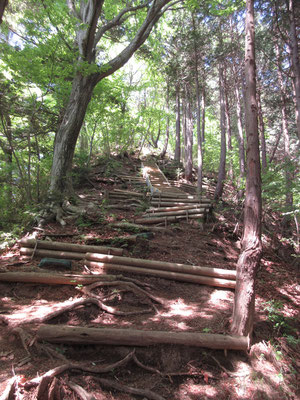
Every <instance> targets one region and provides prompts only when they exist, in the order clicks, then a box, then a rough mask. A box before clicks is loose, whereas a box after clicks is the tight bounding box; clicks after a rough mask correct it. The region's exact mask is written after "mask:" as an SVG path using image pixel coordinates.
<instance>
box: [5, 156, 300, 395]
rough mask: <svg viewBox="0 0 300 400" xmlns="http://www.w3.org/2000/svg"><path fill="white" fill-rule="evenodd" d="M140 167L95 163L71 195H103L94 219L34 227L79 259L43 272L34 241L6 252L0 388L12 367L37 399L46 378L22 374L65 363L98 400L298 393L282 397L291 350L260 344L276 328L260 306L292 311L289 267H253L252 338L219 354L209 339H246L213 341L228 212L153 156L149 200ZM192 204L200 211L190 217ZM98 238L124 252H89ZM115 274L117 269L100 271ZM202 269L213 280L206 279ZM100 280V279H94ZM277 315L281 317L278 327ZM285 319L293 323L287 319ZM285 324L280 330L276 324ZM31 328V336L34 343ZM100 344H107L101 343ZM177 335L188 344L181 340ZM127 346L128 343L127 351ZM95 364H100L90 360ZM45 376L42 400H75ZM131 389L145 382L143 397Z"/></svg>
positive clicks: (225, 331)
mask: <svg viewBox="0 0 300 400" xmlns="http://www.w3.org/2000/svg"><path fill="white" fill-rule="evenodd" d="M133 162H135V165H134V167H135V168H133ZM140 165H141V164H140V161H139V160H134V159H128V160H123V161H122V166H121V165H120V163H119V166H118V168H119V169H118V170H116V171H115V173H114V174H111V175H110V177H109V178H108V177H106V176H105V171H104V172H102V173H98V172H97V173H96V170H97V168H98V171H100V170H101V168H102V166H101V165H100V166H99V167H97V168H95V171H93V172H91V174H90V175H89V181H90V182H92V183H93V189H91V184H90V183H88V181H86V180H85V182H86V186H85V185H84V184H81V185H80V189H78V190H77V192H78V195H79V196H82V197H84V198H86V199H88V201H93V202H96V201H98V202H99V198H100V199H103V202H102V203H101V204H100V205H101V209H99V211H100V210H101V216H102V218H101V220H100V219H99V211H98V214H96V215H94V214H90V215H89V214H86V215H85V216H82V217H80V218H78V219H77V220H76V221H73V222H72V221H69V222H68V225H67V227H66V228H64V227H61V226H59V224H58V223H55V222H53V223H49V224H48V225H47V226H46V227H45V228H44V230H43V231H39V230H37V231H36V233H37V234H36V239H43V242H44V243H47V247H49V246H50V247H51V248H53V247H55V248H56V251H58V250H61V251H64V254H66V250H68V251H72V252H74V250H75V248H74V244H75V243H76V251H77V252H78V254H81V253H80V252H83V253H82V255H80V257H79V256H78V257H79V259H74V258H73V259H72V268H71V270H68V271H63V270H61V269H60V270H57V269H55V268H50V267H49V266H48V269H44V268H43V267H41V266H40V265H39V261H40V257H37V256H38V254H41V253H39V251H43V249H42V248H41V246H40V243H38V246H39V248H38V249H37V248H35V243H34V242H33V241H28V239H26V240H23V241H22V245H23V246H24V245H27V244H28V245H30V250H29V251H30V258H29V259H28V258H27V259H25V258H19V252H20V249H19V248H17V247H16V248H15V249H14V250H13V249H12V250H11V251H14V252H15V256H14V257H13V258H9V255H8V256H7V258H6V264H5V265H4V264H3V263H1V262H0V267H1V272H2V277H3V281H0V289H1V291H2V296H3V297H2V299H3V304H2V309H1V315H0V320H1V321H2V323H3V325H2V327H1V331H0V333H1V335H0V337H1V339H0V340H1V347H2V348H3V349H7V351H5V352H2V353H0V357H1V361H2V362H3V371H2V372H1V374H0V389H3V390H4V388H5V385H7V384H8V379H7V378H8V377H10V376H11V374H10V372H11V363H13V365H14V368H15V371H16V376H19V375H20V376H21V375H24V376H25V378H26V380H27V383H26V384H25V387H26V388H27V389H26V390H25V389H22V390H23V391H24V393H25V395H24V400H34V399H36V398H38V397H37V393H38V391H41V390H42V388H43V387H44V386H45V382H44V383H43V380H41V381H39V380H38V378H36V382H37V383H34V382H33V381H34V380H33V379H31V377H33V376H36V375H37V374H38V375H40V376H41V377H42V376H43V373H47V371H49V370H51V371H54V372H53V375H52V376H55V374H56V373H58V374H59V371H67V370H68V369H69V368H71V369H74V368H75V369H78V370H81V371H82V372H81V374H80V376H79V375H77V374H74V373H73V372H71V371H69V372H68V376H70V378H71V379H72V381H75V382H76V384H77V385H79V386H80V387H81V388H84V390H85V391H86V392H87V393H89V394H91V395H93V396H94V398H95V399H97V400H98V399H99V400H100V399H102V398H109V399H110V400H132V399H135V398H137V399H138V398H140V397H139V396H137V397H135V396H134V395H130V394H126V393H125V392H126V387H128V386H130V387H131V388H132V387H133V388H135V390H136V392H135V393H137V394H138V393H139V394H140V395H142V396H144V397H146V398H160V399H165V400H197V399H199V398H209V399H218V400H225V399H232V400H238V399H246V398H253V399H260V398H261V397H260V396H261V393H264V394H266V396H267V397H265V398H269V399H277V398H278V399H279V398H281V399H284V398H285V399H288V398H289V399H290V398H294V399H296V398H297V397H296V396H297V394H295V396H294V397H293V396H290V393H296V392H297V388H296V387H297V384H296V380H297V377H296V375H295V374H294V375H293V374H290V375H288V378H286V379H285V381H280V378H279V373H280V371H284V370H285V369H287V365H293V368H295V370H296V368H297V362H298V359H299V357H297V350H296V349H295V348H292V347H291V345H289V343H288V342H287V340H286V339H284V338H281V342H280V343H281V344H282V345H284V346H285V348H286V349H288V351H289V352H291V354H293V357H294V360H295V362H294V361H292V360H291V359H290V358H289V357H288V354H287V352H286V353H284V357H283V358H282V361H280V360H277V359H276V357H275V356H274V350H273V349H272V346H271V344H269V343H268V342H266V340H268V338H269V337H271V335H272V332H273V326H272V324H271V325H270V324H269V322H268V314H267V311H265V304H267V303H266V302H270V301H271V299H278V300H276V301H278V302H279V301H283V300H284V299H285V301H286V302H287V305H288V307H289V309H290V310H291V315H296V312H297V304H296V303H297V300H296V286H295V282H296V279H295V274H294V272H293V271H288V269H287V266H285V267H282V265H281V263H279V262H278V261H277V262H276V261H274V260H272V261H270V258H268V260H266V261H264V260H263V263H264V262H265V263H266V265H267V268H266V269H265V270H263V271H262V272H261V274H260V276H259V279H258V285H257V286H258V295H257V314H256V326H258V329H256V331H255V335H256V337H255V340H256V341H257V344H255V345H254V346H253V349H252V350H251V354H250V355H246V353H244V352H237V351H232V350H230V351H228V354H227V353H226V354H225V355H224V352H223V351H222V350H217V348H218V346H220V347H219V348H222V347H223V346H224V348H236V349H239V348H245V347H247V343H245V342H244V341H243V339H244V338H242V340H241V341H239V340H237V341H236V340H233V341H232V340H231V339H230V340H231V344H230V345H228V343H227V344H225V345H224V343H222V344H221V345H218V343H219V340H220V339H221V340H225V342H226V340H227V338H231V336H230V330H229V326H230V325H229V320H230V317H231V313H232V304H233V298H234V285H232V282H234V275H233V274H234V272H235V265H236V260H237V257H238V254H239V248H238V246H237V244H236V241H237V239H238V236H237V235H236V234H235V233H234V227H235V225H236V220H235V219H234V218H233V215H234V212H233V208H232V207H227V210H226V208H224V207H222V208H220V207H219V208H216V210H215V216H213V215H212V214H210V212H211V211H212V206H211V201H210V199H209V198H202V199H201V202H199V198H198V197H197V195H196V194H195V193H194V194H191V193H192V192H193V188H195V187H193V186H192V185H188V186H186V187H187V188H188V189H189V190H190V192H189V193H187V192H185V190H183V188H184V187H185V185H187V184H185V183H184V182H182V181H176V182H175V181H174V182H173V184H174V185H181V187H180V189H178V188H176V190H174V187H172V186H171V184H170V182H168V181H167V178H166V177H165V176H164V174H163V172H162V171H161V170H160V168H159V167H158V166H157V164H156V165H154V167H155V168H154V167H153V164H152V163H151V164H147V166H148V168H149V167H151V169H150V172H149V173H148V178H149V180H150V181H151V185H152V186H154V187H156V183H157V184H158V185H162V186H157V188H160V189H159V194H156V193H155V192H153V193H152V196H151V195H150V194H149V189H148V193H147V194H146V193H145V188H146V181H145V179H143V178H142V177H141V176H140V172H137V171H139V167H140ZM143 166H144V167H145V162H143ZM152 168H153V169H152ZM152 171H153V175H152ZM125 174H126V175H125ZM113 176H114V178H112V177H113ZM155 179H157V180H155ZM124 181H125V182H124ZM162 188H163V190H161V189H162ZM165 188H166V189H167V190H166V191H165ZM105 194H107V196H106V195H105ZM114 196H115V197H114ZM112 203H113V204H112ZM124 205H126V207H125V206H124ZM111 206H113V207H114V208H110V207H111ZM141 207H142V208H141ZM199 207H200V208H201V210H202V211H201V214H197V213H199V212H200V211H199ZM180 213H183V214H182V215H181V214H180ZM193 213H194V214H193ZM195 213H196V214H195ZM158 214H164V215H163V216H162V215H158ZM200 215H201V217H200ZM204 215H209V218H207V219H206V217H204ZM193 216H195V218H193ZM159 218H162V221H159V220H158V219H159ZM172 218H174V219H172ZM147 220H149V221H151V222H150V223H149V222H147ZM199 221H200V222H199ZM173 222H180V223H176V224H173ZM141 224H142V225H141ZM203 224H205V225H203ZM203 228H204V229H203ZM149 231H151V235H149ZM140 232H144V233H145V232H146V233H147V232H148V233H147V234H144V233H142V234H140ZM120 234H121V236H120ZM45 239H46V240H45ZM56 241H59V242H60V243H61V245H63V244H64V243H65V244H67V245H66V248H65V249H63V250H62V249H61V248H60V245H57V243H56ZM103 245H106V246H108V247H119V249H122V252H123V253H124V254H123V256H122V257H119V256H118V255H112V254H106V255H105V254H101V253H103V247H102V250H101V252H100V253H99V254H98V255H97V253H95V252H96V251H97V250H98V249H97V246H98V247H100V246H103ZM84 246H85V247H84ZM87 246H93V248H92V247H87ZM34 248H35V251H34ZM45 250H47V251H49V249H45ZM50 251H52V250H50ZM85 251H86V252H87V251H92V252H93V254H92V253H91V252H90V253H85ZM8 254H9V253H8ZM48 254H50V253H48ZM52 254H53V253H52ZM73 254H74V253H73ZM10 257H11V256H10ZM9 260H11V262H10V263H9ZM270 268H271V269H270ZM284 268H286V269H287V270H286V271H284ZM114 271H117V273H118V274H122V275H106V274H107V273H108V274H111V273H115V272H114ZM147 271H152V272H153V271H154V272H158V274H157V275H156V274H155V273H154V274H151V273H150V274H148V273H147ZM207 271H210V273H211V272H212V271H213V272H214V273H217V274H222V277H221V276H220V275H219V276H218V277H217V276H210V277H209V276H207ZM4 272H6V273H7V274H5V273H4ZM176 274H178V275H180V274H181V276H179V278H182V277H183V276H184V277H185V278H186V280H184V279H183V280H180V279H175V277H176ZM284 274H285V275H284ZM16 276H17V277H16ZM107 276H109V277H110V278H109V280H103V279H107V278H105V277H107ZM225 276H227V278H225V279H223V278H224V277H225ZM282 276H285V282H287V283H288V284H289V288H290V291H289V292H285V294H284V296H281V295H280V293H279V291H278V290H277V289H278V287H277V286H279V285H274V281H276V280H277V281H278V282H279V280H280V279H282ZM47 277H48V278H49V279H48V278H47ZM194 277H196V279H195V280H194V281H193V279H194ZM202 278H204V280H203V281H202V282H201V279H202ZM220 278H221V279H220ZM5 279H7V281H6V282H4V280H5ZM13 279H15V281H13ZM218 279H219V280H220V281H223V280H224V281H225V280H226V279H227V281H228V282H229V285H227V287H226V286H222V285H221V286H220V285H216V281H217V280H218ZM211 283H213V285H211ZM293 284H294V286H293ZM53 288H55V290H53ZM266 288H267V293H266ZM287 298H289V300H288V301H287ZM276 315H277V314H276ZM278 315H279V314H278ZM283 318H284V317H282V320H281V321H282V322H283V321H286V324H287V323H288V322H287V319H283ZM30 321H31V322H30ZM291 321H292V320H291ZM10 323H11V324H12V326H11V327H10V326H9V324H10ZM16 324H17V325H16ZM41 324H43V325H41ZM289 324H291V326H292V324H294V322H289ZM293 326H294V325H293ZM99 328H101V329H99ZM283 328H284V329H287V328H286V327H285V325H284V327H283ZM100 331H101V335H102V339H101V338H100V337H99V334H100ZM168 333H169V335H168ZM35 335H37V336H36V337H37V341H36V342H34V345H32V346H31V343H33V337H34V336H35ZM91 335H92V336H93V335H96V336H95V337H94V336H93V338H92V336H91ZM145 335H150V336H149V341H150V342H149V343H150V344H154V343H155V346H146V347H144V346H143V337H144V336H145ZM195 335H196V336H195ZM50 336H51V337H50ZM58 336H59V337H60V339H58ZM13 337H14V339H13ZM66 338H67V339H66ZM154 338H155V340H154ZM181 338H183V339H181ZM68 340H69V342H68ZM102 340H103V343H106V345H103V344H101V343H102V342H101V341H102ZM181 340H183V341H185V342H186V346H182V345H180V343H182V342H181ZM60 341H61V342H60ZM72 341H73V343H71V342H72ZM51 342H53V343H54V344H51ZM59 342H60V343H59ZM95 342H96V343H98V344H95ZM28 343H29V345H28ZM70 343H71V344H70ZM112 343H119V344H123V346H118V345H114V344H112ZM128 343H131V344H132V345H131V347H125V346H126V345H128ZM149 343H147V344H148V345H149ZM132 346H133V347H132ZM198 346H200V347H198ZM201 347H207V348H206V349H202V348H201ZM210 347H213V348H214V349H210ZM204 350H205V351H204ZM49 354H50V355H51V357H49ZM262 355H263V356H262ZM11 357H13V358H11ZM124 357H125V358H124ZM100 359H101V360H103V361H101V363H100V365H99V366H98V362H99V360H100ZM83 361H84V362H83ZM23 363H24V364H23ZM102 364H104V367H103V366H102ZM125 364H126V365H125ZM266 365H267V366H268V369H266ZM57 367H58V368H57ZM56 368H57V369H56ZM64 368H65V369H64ZM99 373H101V376H102V374H104V373H105V375H104V376H105V377H107V378H110V384H111V385H112V386H110V387H111V388H110V389H109V390H110V394H108V391H107V389H105V387H104V386H103V385H102V384H100V383H99V382H98V381H97V380H94V378H93V376H94V375H95V374H99ZM257 377H259V379H257ZM261 377H263V378H264V379H261ZM39 379H40V378H39ZM97 379H102V378H97ZM50 381H51V382H52V383H51V384H50V383H49V384H47V385H48V386H47V385H46V389H45V391H46V392H45V393H48V394H46V395H45V396H47V395H48V396H50V394H51V390H53V386H55V385H56V387H57V388H56V389H57V391H58V388H59V390H61V392H62V393H64V395H63V397H61V399H62V398H64V399H69V398H76V400H77V399H79V398H80V397H76V395H75V393H74V392H73V391H71V388H70V387H69V386H68V384H67V383H66V382H67V381H66V380H65V378H64V377H60V375H57V379H56V380H54V379H50ZM103 381H105V380H103ZM116 381H118V385H119V386H118V385H117V384H116ZM91 382H93V383H92V384H91ZM245 382H247V385H245ZM274 382H275V384H274ZM26 385H27V386H26ZM292 385H294V388H292ZM138 388H145V389H146V392H143V390H142V389H138ZM147 390H148V392H147ZM149 391H151V393H149ZM157 393H159V395H158V394H157ZM239 393H240V394H239ZM71 396H73V397H71ZM74 396H75V397H74ZM99 396H100V397H99ZM105 396H106V397H105ZM107 396H110V397H107ZM150 396H153V397H150ZM155 396H156V397H155ZM157 396H158V397H157ZM289 396H290V397H289Z"/></svg>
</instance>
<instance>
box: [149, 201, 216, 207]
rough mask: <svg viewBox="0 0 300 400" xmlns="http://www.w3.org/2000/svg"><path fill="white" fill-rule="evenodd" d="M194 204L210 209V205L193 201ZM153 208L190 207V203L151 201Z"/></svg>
mask: <svg viewBox="0 0 300 400" xmlns="http://www.w3.org/2000/svg"><path fill="white" fill-rule="evenodd" d="M192 203H193V204H196V205H197V206H198V207H207V208H210V207H211V205H210V204H208V203H207V204H202V203H197V202H196V201H194V200H193V201H192ZM150 204H151V206H154V207H178V206H186V205H190V202H185V201H181V200H178V201H156V200H155V201H151V202H150Z"/></svg>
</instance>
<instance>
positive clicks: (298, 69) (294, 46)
mask: <svg viewBox="0 0 300 400" xmlns="http://www.w3.org/2000/svg"><path fill="white" fill-rule="evenodd" d="M294 10H295V8H294V0H288V11H289V17H290V49H291V55H292V68H293V73H294V76H293V80H294V86H295V92H296V124H297V134H298V139H299V140H300V63H299V53H298V39H297V32H296V23H295V11H294Z"/></svg>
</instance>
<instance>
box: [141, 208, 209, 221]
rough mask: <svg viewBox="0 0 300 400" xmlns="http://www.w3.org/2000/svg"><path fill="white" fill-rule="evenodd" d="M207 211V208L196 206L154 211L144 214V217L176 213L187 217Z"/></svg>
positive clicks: (168, 215) (166, 215)
mask: <svg viewBox="0 0 300 400" xmlns="http://www.w3.org/2000/svg"><path fill="white" fill-rule="evenodd" d="M204 213H205V208H194V209H185V210H172V209H170V210H168V211H162V212H156V213H155V212H153V213H151V214H149V213H148V214H146V215H143V216H142V218H143V219H144V218H145V219H146V218H155V217H170V216H174V215H185V216H186V217H187V216H188V217H189V216H190V215H193V214H204Z"/></svg>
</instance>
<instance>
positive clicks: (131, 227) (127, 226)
mask: <svg viewBox="0 0 300 400" xmlns="http://www.w3.org/2000/svg"><path fill="white" fill-rule="evenodd" d="M110 227H111V228H116V229H124V230H126V231H130V232H132V231H140V232H145V231H153V232H168V231H167V229H166V228H163V227H161V226H145V225H141V224H133V223H131V222H115V223H113V224H110Z"/></svg>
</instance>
